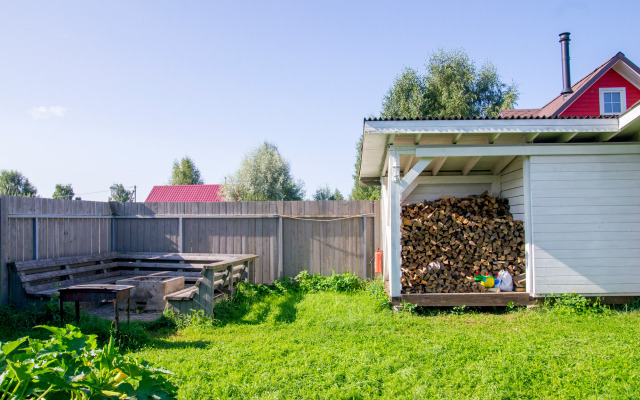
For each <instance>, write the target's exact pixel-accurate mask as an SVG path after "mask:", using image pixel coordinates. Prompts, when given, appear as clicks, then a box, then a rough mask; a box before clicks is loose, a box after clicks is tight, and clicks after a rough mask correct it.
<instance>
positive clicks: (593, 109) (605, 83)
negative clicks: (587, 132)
mask: <svg viewBox="0 0 640 400" xmlns="http://www.w3.org/2000/svg"><path fill="white" fill-rule="evenodd" d="M609 88H625V92H626V93H625V94H626V97H625V100H626V101H625V107H623V108H624V109H623V110H622V111H621V112H624V111H625V110H626V109H627V108H630V107H631V106H632V105H634V104H635V103H636V102H638V101H640V89H638V88H637V87H636V86H635V85H634V84H632V83H630V82H629V81H628V80H626V79H625V78H623V77H622V75H620V74H619V73H617V72H616V71H615V70H613V69H610V70H608V71H607V72H606V73H605V74H604V75H602V77H601V78H600V79H598V80H597V81H596V82H594V83H593V84H592V85H591V86H590V87H589V88H588V89H587V90H585V91H584V93H582V95H581V96H580V97H579V98H577V99H576V100H575V101H574V102H573V103H572V104H571V105H570V106H569V107H567V109H566V110H564V111H563V112H562V113H561V114H560V116H561V117H569V116H572V117H573V116H576V117H587V116H592V117H595V116H598V115H601V113H600V89H603V90H607V89H609Z"/></svg>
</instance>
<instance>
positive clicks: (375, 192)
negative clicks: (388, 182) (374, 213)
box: [349, 136, 382, 200]
mask: <svg viewBox="0 0 640 400" xmlns="http://www.w3.org/2000/svg"><path fill="white" fill-rule="evenodd" d="M361 149H362V136H360V138H359V139H358V143H356V165H355V169H356V171H355V173H354V174H353V188H352V189H351V194H350V195H349V200H380V198H381V197H382V192H381V189H380V186H362V185H360V163H361V162H362V153H361Z"/></svg>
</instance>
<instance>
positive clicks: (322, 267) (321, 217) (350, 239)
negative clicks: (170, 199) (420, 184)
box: [0, 196, 381, 304]
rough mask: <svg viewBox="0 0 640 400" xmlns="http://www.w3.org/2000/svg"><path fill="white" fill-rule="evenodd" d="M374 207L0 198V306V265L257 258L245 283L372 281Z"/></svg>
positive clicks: (2, 277) (4, 274) (4, 275)
mask: <svg viewBox="0 0 640 400" xmlns="http://www.w3.org/2000/svg"><path fill="white" fill-rule="evenodd" d="M379 213H380V212H379V202H377V201H292V202H283V201H272V202H236V203H103V202H89V201H76V200H52V199H40V198H24V197H9V196H0V300H1V303H2V304H6V303H7V301H8V295H7V292H8V285H9V283H8V279H9V278H8V271H7V265H6V263H7V262H11V261H23V260H31V259H46V258H56V257H65V256H73V255H89V254H98V253H102V252H108V251H118V252H185V253H219V254H257V255H258V256H259V259H258V260H257V262H256V263H255V268H254V270H253V271H251V276H250V279H251V280H252V281H253V282H256V283H266V282H272V281H273V280H275V279H277V278H278V277H280V276H290V277H292V276H295V275H297V274H298V273H299V272H300V271H303V270H307V271H309V272H311V273H313V274H315V273H320V274H323V275H329V274H331V272H332V271H335V272H336V273H343V272H346V271H350V272H352V273H357V274H358V275H359V276H360V277H363V278H366V277H372V276H373V265H372V263H371V260H372V259H373V255H374V252H375V250H376V248H378V247H380V243H379V241H380V238H381V234H380V227H379V223H378V221H379V217H378V216H379Z"/></svg>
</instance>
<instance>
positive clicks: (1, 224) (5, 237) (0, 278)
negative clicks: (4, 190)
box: [0, 196, 9, 305]
mask: <svg viewBox="0 0 640 400" xmlns="http://www.w3.org/2000/svg"><path fill="white" fill-rule="evenodd" d="M7 203H8V202H7V197H6V196H0V305H8V304H9V269H8V267H7V261H9V215H8V213H9V205H8V204H7Z"/></svg>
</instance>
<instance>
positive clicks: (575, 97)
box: [500, 53, 640, 118]
mask: <svg viewBox="0 0 640 400" xmlns="http://www.w3.org/2000/svg"><path fill="white" fill-rule="evenodd" d="M571 89H572V93H568V94H560V95H558V96H556V97H555V98H554V99H553V100H551V101H550V102H549V103H547V104H546V105H545V106H543V107H542V108H536V109H526V110H502V111H500V116H501V117H503V118H523V117H525V118H528V117H547V118H548V117H587V116H591V117H598V116H601V115H613V116H616V115H620V114H622V113H623V112H625V111H626V110H627V109H629V108H631V107H633V106H634V105H635V104H636V103H638V102H640V67H638V66H637V65H635V64H634V63H633V62H631V61H630V60H629V59H628V58H627V57H625V55H624V54H622V53H618V54H616V55H615V56H613V57H611V58H610V59H609V60H607V62H605V63H604V64H602V65H600V66H599V67H598V68H596V69H595V70H593V71H592V72H591V73H589V74H588V75H587V76H585V77H584V78H582V79H580V80H579V81H578V82H576V83H575V84H574V85H572V86H571Z"/></svg>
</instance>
